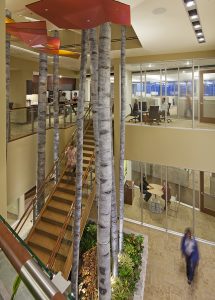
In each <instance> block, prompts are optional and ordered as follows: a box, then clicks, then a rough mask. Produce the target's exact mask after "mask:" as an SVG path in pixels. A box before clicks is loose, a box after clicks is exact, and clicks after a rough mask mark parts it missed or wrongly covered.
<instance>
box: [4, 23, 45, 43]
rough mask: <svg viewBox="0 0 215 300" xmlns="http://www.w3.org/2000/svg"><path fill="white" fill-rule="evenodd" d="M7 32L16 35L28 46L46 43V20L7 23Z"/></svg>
mask: <svg viewBox="0 0 215 300" xmlns="http://www.w3.org/2000/svg"><path fill="white" fill-rule="evenodd" d="M6 30H7V33H9V34H11V35H14V36H16V37H18V38H19V39H20V40H22V41H23V42H24V43H26V44H27V45H29V46H30V47H35V46H37V45H43V46H46V45H47V30H46V22H45V21H39V22H19V23H7V24H6Z"/></svg>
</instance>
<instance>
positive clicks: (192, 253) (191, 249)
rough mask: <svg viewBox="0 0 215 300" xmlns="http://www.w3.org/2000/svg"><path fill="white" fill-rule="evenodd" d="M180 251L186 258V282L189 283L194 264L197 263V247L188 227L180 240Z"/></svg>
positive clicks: (192, 276) (191, 278)
mask: <svg viewBox="0 0 215 300" xmlns="http://www.w3.org/2000/svg"><path fill="white" fill-rule="evenodd" d="M181 252H182V255H183V256H184V257H185V260H186V269H187V282H188V284H191V282H192V281H193V278H194V274H195V269H196V266H197V265H198V263H199V249H198V244H197V242H196V240H195V238H194V237H193V236H192V232H191V229H190V228H187V229H186V230H185V233H184V236H183V238H182V240H181Z"/></svg>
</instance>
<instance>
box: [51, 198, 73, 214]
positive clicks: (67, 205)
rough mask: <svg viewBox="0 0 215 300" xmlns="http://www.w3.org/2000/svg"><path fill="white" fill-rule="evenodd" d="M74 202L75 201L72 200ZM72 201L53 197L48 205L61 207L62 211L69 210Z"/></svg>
mask: <svg viewBox="0 0 215 300" xmlns="http://www.w3.org/2000/svg"><path fill="white" fill-rule="evenodd" d="M72 203H73V202H72ZM71 205H72V204H71V203H65V202H63V203H62V202H61V201H56V200H55V199H51V201H50V202H49V204H48V206H51V207H54V208H56V209H60V210H62V211H65V212H68V211H69V210H70V208H71Z"/></svg>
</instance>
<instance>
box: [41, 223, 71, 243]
mask: <svg viewBox="0 0 215 300" xmlns="http://www.w3.org/2000/svg"><path fill="white" fill-rule="evenodd" d="M70 223H72V222H70ZM61 228H62V225H61V226H59V225H56V224H51V223H49V222H46V221H43V220H40V221H39V222H38V223H37V227H36V230H41V231H43V232H44V234H45V235H48V236H50V237H52V238H54V237H56V239H57V238H58V236H59V234H60V232H61ZM71 238H72V231H71V230H69V229H67V230H66V232H65V239H67V240H70V239H71Z"/></svg>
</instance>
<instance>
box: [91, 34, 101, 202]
mask: <svg viewBox="0 0 215 300" xmlns="http://www.w3.org/2000/svg"><path fill="white" fill-rule="evenodd" d="M89 42H90V60H91V101H92V112H93V133H94V141H95V169H96V202H97V203H98V199H99V123H98V120H99V119H98V43H97V33H96V28H92V29H90V30H89ZM97 175H98V176H97Z"/></svg>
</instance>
